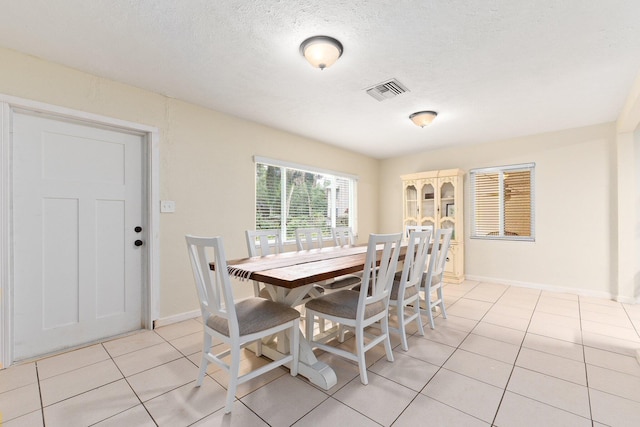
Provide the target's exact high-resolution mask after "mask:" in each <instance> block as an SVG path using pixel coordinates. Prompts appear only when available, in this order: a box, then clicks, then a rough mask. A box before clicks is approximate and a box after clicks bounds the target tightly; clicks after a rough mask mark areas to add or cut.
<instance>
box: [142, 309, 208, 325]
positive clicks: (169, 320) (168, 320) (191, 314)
mask: <svg viewBox="0 0 640 427" xmlns="http://www.w3.org/2000/svg"><path fill="white" fill-rule="evenodd" d="M201 315H202V312H201V311H200V310H193V311H187V312H186V313H180V314H174V315H173V316H169V317H163V318H161V319H157V320H154V321H153V329H155V328H160V327H162V326H167V325H171V324H173V323H178V322H182V321H183V320H189V319H195V318H197V317H200V316H201Z"/></svg>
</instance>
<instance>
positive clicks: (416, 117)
mask: <svg viewBox="0 0 640 427" xmlns="http://www.w3.org/2000/svg"><path fill="white" fill-rule="evenodd" d="M437 115H438V113H436V112H435V111H418V112H417V113H413V114H412V115H410V116H409V118H410V119H411V121H412V122H413V123H415V124H416V126H420V127H421V128H423V127H425V126H429V125H430V124H431V122H432V121H433V120H434V119H435V118H436V116H437Z"/></svg>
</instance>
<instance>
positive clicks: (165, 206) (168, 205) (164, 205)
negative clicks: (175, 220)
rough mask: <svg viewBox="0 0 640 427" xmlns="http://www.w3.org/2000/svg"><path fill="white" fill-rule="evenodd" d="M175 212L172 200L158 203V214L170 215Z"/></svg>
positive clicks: (174, 203) (174, 204)
mask: <svg viewBox="0 0 640 427" xmlns="http://www.w3.org/2000/svg"><path fill="white" fill-rule="evenodd" d="M175 211H176V202H174V201H173V200H161V201H160V212H162V213H172V212H175Z"/></svg>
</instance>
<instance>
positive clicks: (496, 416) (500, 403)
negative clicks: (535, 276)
mask: <svg viewBox="0 0 640 427" xmlns="http://www.w3.org/2000/svg"><path fill="white" fill-rule="evenodd" d="M503 296H504V294H503ZM541 297H542V291H539V292H538V298H537V299H536V304H535V305H534V306H533V311H532V312H531V316H530V317H529V322H528V323H527V329H526V330H525V331H524V335H523V336H522V341H521V342H520V345H519V346H518V353H517V354H516V357H515V359H514V360H513V366H512V367H511V372H510V373H509V378H507V382H506V383H505V385H504V389H503V391H502V396H501V397H500V402H499V403H498V407H497V408H496V413H495V415H494V416H493V420H492V421H491V425H492V426H493V425H495V423H496V419H497V418H498V413H499V412H500V407H501V406H502V402H503V401H504V397H505V395H506V394H507V388H508V387H509V383H510V382H511V377H512V376H513V372H514V371H515V370H516V363H517V362H518V357H520V352H521V351H522V345H523V344H524V340H525V339H526V338H527V331H528V330H529V327H530V326H531V321H532V320H533V316H534V314H535V313H536V308H537V307H538V304H539V302H540V298H541ZM496 303H497V301H496Z"/></svg>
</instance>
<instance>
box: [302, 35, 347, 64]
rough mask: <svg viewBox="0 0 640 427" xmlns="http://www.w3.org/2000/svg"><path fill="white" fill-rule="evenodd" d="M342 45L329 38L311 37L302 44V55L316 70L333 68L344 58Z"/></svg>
mask: <svg viewBox="0 0 640 427" xmlns="http://www.w3.org/2000/svg"><path fill="white" fill-rule="evenodd" d="M342 50H343V48H342V43H340V42H339V41H338V40H336V39H334V38H333V37H329V36H313V37H309V38H308V39H306V40H305V41H303V42H302V43H301V44H300V53H301V54H302V56H304V57H305V58H306V59H307V61H309V63H310V64H311V65H312V66H314V67H315V68H320V69H321V70H324V69H325V68H329V67H331V66H332V65H333V64H334V63H335V62H336V61H337V60H338V58H340V57H341V56H342Z"/></svg>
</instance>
